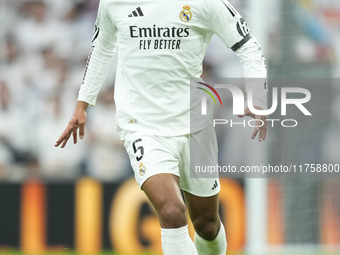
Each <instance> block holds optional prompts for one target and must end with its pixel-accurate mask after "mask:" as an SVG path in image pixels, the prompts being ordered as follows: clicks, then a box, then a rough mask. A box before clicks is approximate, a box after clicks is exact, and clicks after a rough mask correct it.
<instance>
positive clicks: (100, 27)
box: [78, 0, 266, 136]
mask: <svg viewBox="0 0 340 255" xmlns="http://www.w3.org/2000/svg"><path fill="white" fill-rule="evenodd" d="M214 34H217V35H218V36H219V37H220V38H221V39H222V40H223V42H224V43H225V45H226V46H227V47H228V48H231V49H232V50H233V51H235V52H236V53H237V54H238V55H239V56H240V58H241V60H242V62H243V66H244V71H245V76H246V77H251V78H257V77H259V78H265V77H266V67H265V60H264V58H263V55H262V52H261V49H260V47H259V46H258V44H257V42H256V39H255V38H254V37H253V36H252V35H251V33H250V30H249V28H248V25H247V23H246V22H245V20H244V19H243V18H242V17H241V15H240V14H239V13H238V12H237V11H236V10H235V9H234V8H233V6H232V5H231V4H230V3H228V2H227V1H226V0H201V1H197V0H185V1H183V0H172V1H153V0H138V1H137V0H135V1H134V0H132V1H131V0H128V1H127V0H101V1H100V4H99V10H98V17H97V21H96V25H95V32H94V37H93V45H92V49H91V52H90V55H89V60H88V63H87V65H86V70H85V75H84V79H83V83H82V86H81V89H80V93H79V97H78V100H79V101H85V102H87V103H89V104H90V105H95V102H96V98H97V95H98V92H99V90H100V88H101V86H102V83H103V81H104V79H105V77H106V74H107V72H108V69H109V67H110V64H111V61H112V58H113V55H114V54H115V52H116V48H117V47H118V48H119V53H118V67H117V72H116V82H115V96H114V98H115V103H116V111H117V112H116V117H117V123H118V126H119V128H120V129H125V130H131V131H141V132H148V133H153V134H155V135H161V136H175V135H183V134H188V133H190V132H194V131H198V130H201V129H203V128H204V127H206V126H207V125H208V124H209V122H211V120H212V110H211V111H210V110H209V112H208V116H207V117H204V118H194V119H192V120H191V123H190V114H191V113H192V112H193V111H196V112H199V111H200V107H201V105H200V104H199V103H196V104H195V103H194V104H193V103H190V79H191V78H199V77H200V75H201V73H202V61H203V58H204V55H205V53H206V49H207V46H208V44H209V42H210V40H211V37H212V36H213V35H214ZM200 93H205V92H203V91H200ZM253 94H254V100H253V102H254V105H255V106H259V107H262V108H263V109H265V108H266V88H265V85H264V84H262V85H259V86H258V87H257V88H256V89H255V91H254V90H253ZM210 108H211V107H210ZM190 126H191V128H190ZM193 127H194V128H193Z"/></svg>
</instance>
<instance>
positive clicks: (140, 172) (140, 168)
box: [139, 163, 146, 176]
mask: <svg viewBox="0 0 340 255" xmlns="http://www.w3.org/2000/svg"><path fill="white" fill-rule="evenodd" d="M145 171H146V167H145V166H144V165H143V163H140V164H139V174H140V175H141V176H143V175H144V174H145Z"/></svg>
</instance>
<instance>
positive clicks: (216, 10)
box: [207, 0, 252, 51]
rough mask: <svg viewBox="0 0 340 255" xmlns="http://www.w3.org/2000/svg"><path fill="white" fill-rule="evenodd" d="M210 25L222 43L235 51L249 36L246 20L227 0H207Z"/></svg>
mask: <svg viewBox="0 0 340 255" xmlns="http://www.w3.org/2000/svg"><path fill="white" fill-rule="evenodd" d="M207 1H208V5H209V6H208V10H209V20H210V27H211V29H212V30H213V32H214V33H215V34H216V35H217V36H218V37H220V38H221V40H222V41H223V42H224V44H225V45H226V46H227V47H228V48H231V49H232V50H233V51H237V50H238V49H239V48H240V47H242V46H243V45H244V44H245V43H247V42H248V41H249V40H250V39H251V38H252V36H251V33H250V29H249V27H248V24H247V22H246V21H245V20H244V19H243V17H242V16H241V15H240V14H239V13H238V12H237V11H236V9H235V8H234V7H233V6H232V5H231V4H230V3H229V2H228V1H227V0H207Z"/></svg>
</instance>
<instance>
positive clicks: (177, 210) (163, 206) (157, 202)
mask: <svg viewBox="0 0 340 255" xmlns="http://www.w3.org/2000/svg"><path fill="white" fill-rule="evenodd" d="M142 188H143V191H144V192H145V194H146V195H147V197H148V198H149V200H150V202H151V203H152V205H153V206H154V208H155V210H156V212H157V214H158V217H159V220H160V224H161V227H162V228H178V227H182V226H185V225H186V224H187V221H186V216H185V204H184V201H183V198H182V194H181V191H180V189H179V178H178V176H175V175H172V174H157V175H154V176H151V177H150V178H148V179H147V180H146V181H145V182H144V184H143V187H142Z"/></svg>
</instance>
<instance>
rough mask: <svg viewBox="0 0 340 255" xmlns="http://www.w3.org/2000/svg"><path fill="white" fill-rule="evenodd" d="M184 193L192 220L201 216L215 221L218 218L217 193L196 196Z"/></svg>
mask: <svg viewBox="0 0 340 255" xmlns="http://www.w3.org/2000/svg"><path fill="white" fill-rule="evenodd" d="M184 195H185V201H186V204H187V207H188V210H189V214H190V218H191V219H192V221H193V222H194V221H195V220H196V219H199V218H202V217H204V218H205V219H206V220H208V221H216V220H218V219H219V196H218V194H216V195H214V196H212V197H198V196H195V195H193V194H190V193H188V192H186V191H184Z"/></svg>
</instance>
